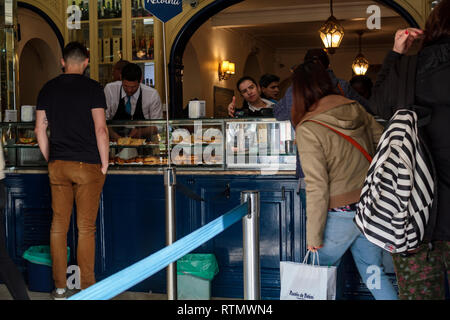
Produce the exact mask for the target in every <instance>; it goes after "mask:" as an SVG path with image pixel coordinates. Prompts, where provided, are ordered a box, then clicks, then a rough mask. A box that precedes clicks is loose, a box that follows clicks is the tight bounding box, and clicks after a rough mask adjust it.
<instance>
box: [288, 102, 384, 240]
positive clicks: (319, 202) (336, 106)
mask: <svg viewBox="0 0 450 320" xmlns="http://www.w3.org/2000/svg"><path fill="white" fill-rule="evenodd" d="M309 119H314V120H317V121H320V122H322V123H324V124H326V125H328V126H330V127H332V128H334V129H336V130H338V131H340V132H342V133H344V134H346V135H348V136H350V137H351V138H353V139H354V140H356V141H357V142H358V143H359V144H360V145H361V146H362V147H363V148H364V149H365V150H366V151H367V152H368V153H369V154H370V155H371V156H373V154H374V153H375V149H376V146H377V143H378V140H379V138H380V137H381V134H382V132H383V127H382V126H381V125H380V124H378V123H377V122H376V121H375V119H374V118H373V117H372V116H371V115H370V114H368V113H367V112H366V111H365V110H364V108H363V107H362V106H361V105H360V104H359V103H358V102H356V101H352V100H348V99H347V98H345V97H343V96H338V95H330V96H326V97H324V98H322V99H321V100H319V102H318V103H317V108H316V109H315V110H314V111H312V112H308V113H306V114H305V116H304V117H303V118H302V120H301V121H300V123H299V124H298V125H297V127H296V140H297V146H298V151H299V154H300V162H301V166H302V169H303V172H304V174H305V183H306V219H307V221H306V240H307V244H308V245H309V246H320V245H322V243H323V232H324V229H325V224H326V221H327V214H328V209H329V208H336V207H340V206H344V205H348V204H351V203H355V202H358V201H359V197H360V193H361V189H362V186H363V183H364V179H365V177H366V173H367V170H368V168H369V162H368V161H367V159H366V158H365V157H364V155H363V154H362V153H361V151H359V150H358V149H357V148H356V147H355V146H353V145H352V144H351V143H350V142H349V141H347V140H345V139H344V138H343V137H341V136H340V135H338V134H337V133H335V132H333V131H332V130H330V129H329V128H326V127H324V126H322V125H320V124H317V123H314V122H311V121H307V120H309Z"/></svg>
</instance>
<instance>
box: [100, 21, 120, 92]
mask: <svg viewBox="0 0 450 320" xmlns="http://www.w3.org/2000/svg"><path fill="white" fill-rule="evenodd" d="M122 42H123V38H122V22H121V21H115V20H114V21H102V22H100V23H99V25H98V62H99V82H100V83H101V84H102V85H105V84H107V83H108V82H111V81H112V71H113V65H114V64H115V63H116V62H117V61H119V60H121V59H122V47H123V43H122Z"/></svg>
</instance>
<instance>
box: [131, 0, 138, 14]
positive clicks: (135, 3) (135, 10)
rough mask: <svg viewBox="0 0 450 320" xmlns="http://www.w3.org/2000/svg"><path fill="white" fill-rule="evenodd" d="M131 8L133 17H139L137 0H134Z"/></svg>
mask: <svg viewBox="0 0 450 320" xmlns="http://www.w3.org/2000/svg"><path fill="white" fill-rule="evenodd" d="M131 8H132V9H131V13H132V17H137V10H138V7H137V0H133V5H132V7H131Z"/></svg>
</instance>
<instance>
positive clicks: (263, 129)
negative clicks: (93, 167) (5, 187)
mask: <svg viewBox="0 0 450 320" xmlns="http://www.w3.org/2000/svg"><path fill="white" fill-rule="evenodd" d="M0 127H1V132H2V144H3V147H4V153H5V161H6V166H7V167H19V168H20V167H39V166H41V167H45V166H46V165H47V163H46V162H45V160H44V158H43V157H42V155H41V153H40V150H39V146H38V144H37V141H36V137H35V134H34V123H32V122H26V123H24V122H23V123H16V122H11V123H1V124H0ZM108 129H109V136H110V152H109V164H110V169H111V170H115V169H117V170H121V169H133V170H134V169H137V170H138V169H139V168H146V169H161V168H163V167H165V166H167V165H168V162H169V158H170V161H171V164H172V165H173V166H174V167H176V168H177V170H178V169H179V170H222V171H223V170H260V171H261V173H263V174H264V172H265V171H267V172H273V171H278V170H280V171H285V170H295V161H296V148H295V145H294V136H295V135H294V133H293V129H292V126H291V124H290V122H289V121H276V120H274V119H242V120H239V119H238V120H234V119H233V120H228V119H227V120H221V119H198V120H194V119H191V120H170V121H169V123H168V128H167V124H166V121H165V120H144V121H108ZM167 132H168V137H167ZM49 134H50V132H49Z"/></svg>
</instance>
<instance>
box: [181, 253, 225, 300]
mask: <svg viewBox="0 0 450 320" xmlns="http://www.w3.org/2000/svg"><path fill="white" fill-rule="evenodd" d="M218 272H219V266H218V264H217V260H216V257H215V256H214V254H211V253H191V254H187V255H185V256H184V257H183V258H181V259H179V260H178V261H177V295H178V296H177V298H178V300H209V299H211V281H212V279H213V278H214V276H215V275H216V274H217V273H218Z"/></svg>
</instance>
